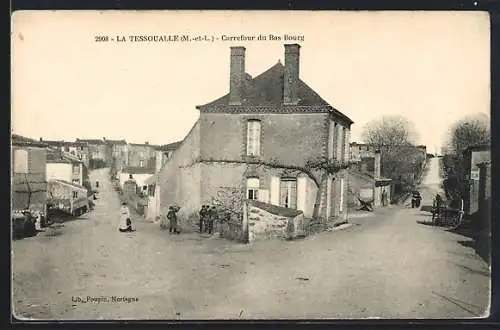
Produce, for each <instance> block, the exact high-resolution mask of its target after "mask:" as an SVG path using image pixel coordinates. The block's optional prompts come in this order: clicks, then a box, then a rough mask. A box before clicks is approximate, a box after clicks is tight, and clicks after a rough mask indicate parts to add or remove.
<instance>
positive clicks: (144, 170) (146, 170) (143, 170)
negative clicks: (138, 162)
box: [122, 166, 156, 174]
mask: <svg viewBox="0 0 500 330" xmlns="http://www.w3.org/2000/svg"><path fill="white" fill-rule="evenodd" d="M122 172H123V173H129V174H154V173H155V172H156V171H155V168H151V167H131V166H129V167H124V168H123V169H122Z"/></svg>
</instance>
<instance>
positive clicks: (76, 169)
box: [11, 134, 88, 217]
mask: <svg viewBox="0 0 500 330" xmlns="http://www.w3.org/2000/svg"><path fill="white" fill-rule="evenodd" d="M11 172H12V176H11V178H12V196H11V197H12V203H11V207H12V211H13V213H16V212H23V211H25V210H30V211H31V212H32V213H33V214H34V215H36V216H38V217H41V216H43V217H46V216H47V207H48V205H49V204H50V201H57V203H58V205H59V204H61V205H62V204H67V205H66V206H65V210H66V211H68V212H70V213H73V211H74V210H75V208H78V211H81V210H80V207H77V204H76V202H77V201H78V202H81V201H83V204H82V207H83V206H84V205H87V194H88V191H87V188H85V187H84V182H85V180H86V178H87V167H86V166H85V164H84V161H83V160H82V159H81V158H80V157H78V155H75V154H73V153H70V152H67V151H63V150H60V149H59V148H57V147H53V146H50V145H48V144H46V143H44V142H40V141H36V140H32V139H29V138H26V137H22V136H19V135H15V134H14V135H13V136H12V158H11ZM87 207H88V206H87ZM85 209H86V208H85Z"/></svg>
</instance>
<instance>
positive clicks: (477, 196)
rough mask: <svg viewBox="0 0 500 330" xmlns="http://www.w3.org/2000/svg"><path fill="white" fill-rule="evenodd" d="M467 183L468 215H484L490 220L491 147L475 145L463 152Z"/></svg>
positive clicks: (466, 206) (465, 201)
mask: <svg viewBox="0 0 500 330" xmlns="http://www.w3.org/2000/svg"><path fill="white" fill-rule="evenodd" d="M463 156H464V157H463V161H464V164H463V168H464V170H465V171H464V173H465V177H464V178H462V180H463V181H464V182H466V183H467V184H466V191H465V194H464V195H465V196H464V208H465V211H466V213H467V214H468V215H474V214H482V216H483V218H489V216H488V215H486V213H488V212H489V209H490V203H491V146H490V145H474V146H470V147H469V148H467V149H466V150H465V151H464V152H463Z"/></svg>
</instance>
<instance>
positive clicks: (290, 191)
mask: <svg viewBox="0 0 500 330" xmlns="http://www.w3.org/2000/svg"><path fill="white" fill-rule="evenodd" d="M280 206H281V207H287V208H291V209H296V208H297V180H296V179H294V178H282V179H281V182H280Z"/></svg>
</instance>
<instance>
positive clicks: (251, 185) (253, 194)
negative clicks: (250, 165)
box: [247, 178, 260, 200]
mask: <svg viewBox="0 0 500 330" xmlns="http://www.w3.org/2000/svg"><path fill="white" fill-rule="evenodd" d="M259 187H260V182H259V178H248V179H247V198H248V199H253V200H257V199H258V198H259Z"/></svg>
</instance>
